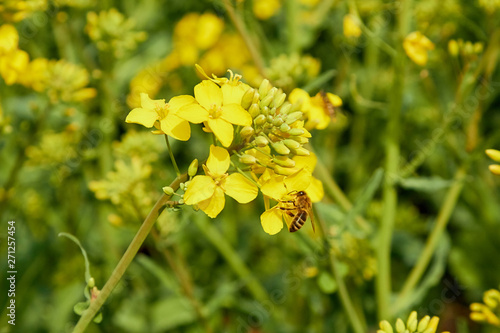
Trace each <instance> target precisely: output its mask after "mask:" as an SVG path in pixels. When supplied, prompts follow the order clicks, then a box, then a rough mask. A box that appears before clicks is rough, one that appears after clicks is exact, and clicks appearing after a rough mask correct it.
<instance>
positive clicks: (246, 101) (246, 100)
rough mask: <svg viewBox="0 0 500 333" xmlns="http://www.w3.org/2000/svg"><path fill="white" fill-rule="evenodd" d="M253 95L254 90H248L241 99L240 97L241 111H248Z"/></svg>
mask: <svg viewBox="0 0 500 333" xmlns="http://www.w3.org/2000/svg"><path fill="white" fill-rule="evenodd" d="M254 94H255V89H253V88H249V89H247V91H245V93H244V94H243V97H241V103H240V104H241V107H242V108H243V109H245V110H246V109H248V108H249V107H250V105H252V101H253V95H254Z"/></svg>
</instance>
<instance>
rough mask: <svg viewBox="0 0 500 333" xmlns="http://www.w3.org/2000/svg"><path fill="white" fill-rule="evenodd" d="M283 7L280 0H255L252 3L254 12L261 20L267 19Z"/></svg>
mask: <svg viewBox="0 0 500 333" xmlns="http://www.w3.org/2000/svg"><path fill="white" fill-rule="evenodd" d="M280 8H281V2H280V0H254V1H253V5H252V10H253V14H254V15H255V17H256V18H258V19H259V20H267V19H269V18H271V17H272V16H274V15H276V13H277V12H278V11H279V10H280Z"/></svg>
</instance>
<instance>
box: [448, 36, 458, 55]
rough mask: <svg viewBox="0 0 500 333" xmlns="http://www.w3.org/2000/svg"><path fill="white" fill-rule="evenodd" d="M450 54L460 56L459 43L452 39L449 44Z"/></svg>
mask: <svg viewBox="0 0 500 333" xmlns="http://www.w3.org/2000/svg"><path fill="white" fill-rule="evenodd" d="M448 52H449V53H450V54H451V55H452V56H454V57H456V56H457V55H458V43H457V41H456V40H454V39H451V40H450V41H449V42H448Z"/></svg>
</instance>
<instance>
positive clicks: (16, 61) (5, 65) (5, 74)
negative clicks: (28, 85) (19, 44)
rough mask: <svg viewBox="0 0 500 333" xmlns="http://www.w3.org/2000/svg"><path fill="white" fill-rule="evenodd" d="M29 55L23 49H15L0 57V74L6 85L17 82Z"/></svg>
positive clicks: (26, 65) (25, 66)
mask: <svg viewBox="0 0 500 333" xmlns="http://www.w3.org/2000/svg"><path fill="white" fill-rule="evenodd" d="M29 61H30V57H29V55H28V53H26V52H25V51H23V50H15V51H12V52H10V53H8V54H6V55H4V56H1V57H0V75H1V76H2V78H3V79H4V81H5V83H6V84H7V85H12V84H14V83H16V82H17V80H18V79H19V77H20V76H21V75H24V74H25V73H24V72H25V71H26V68H27V67H28V63H29Z"/></svg>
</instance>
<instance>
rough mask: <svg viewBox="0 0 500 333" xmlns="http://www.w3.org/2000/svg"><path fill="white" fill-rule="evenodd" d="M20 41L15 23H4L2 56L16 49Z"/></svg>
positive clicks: (0, 43)
mask: <svg viewBox="0 0 500 333" xmlns="http://www.w3.org/2000/svg"><path fill="white" fill-rule="evenodd" d="M18 42H19V34H18V33H17V30H16V28H14V26H13V25H10V24H3V25H2V26H0V56H2V55H4V54H8V53H10V52H13V51H14V50H16V49H17V45H18Z"/></svg>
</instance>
